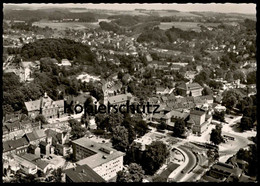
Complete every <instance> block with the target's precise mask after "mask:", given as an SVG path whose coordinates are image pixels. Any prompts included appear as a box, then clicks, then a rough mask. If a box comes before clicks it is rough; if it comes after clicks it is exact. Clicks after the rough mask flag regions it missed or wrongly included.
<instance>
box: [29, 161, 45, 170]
mask: <svg viewBox="0 0 260 186" xmlns="http://www.w3.org/2000/svg"><path fill="white" fill-rule="evenodd" d="M33 163H34V164H35V165H37V167H39V168H40V169H42V170H43V169H45V167H47V166H48V165H49V163H47V162H46V161H44V160H41V159H37V160H35V161H34V162H33Z"/></svg>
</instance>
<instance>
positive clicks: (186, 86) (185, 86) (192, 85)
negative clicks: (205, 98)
mask: <svg viewBox="0 0 260 186" xmlns="http://www.w3.org/2000/svg"><path fill="white" fill-rule="evenodd" d="M177 88H178V89H182V90H196V89H201V88H202V87H201V86H200V85H199V84H198V83H190V84H185V83H183V84H181V85H179V86H178V87H177Z"/></svg>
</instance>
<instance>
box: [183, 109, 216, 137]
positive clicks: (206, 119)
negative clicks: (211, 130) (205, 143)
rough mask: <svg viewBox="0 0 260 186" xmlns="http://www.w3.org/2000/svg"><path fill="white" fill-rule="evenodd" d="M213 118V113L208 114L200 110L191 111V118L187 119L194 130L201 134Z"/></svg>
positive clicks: (195, 132)
mask: <svg viewBox="0 0 260 186" xmlns="http://www.w3.org/2000/svg"><path fill="white" fill-rule="evenodd" d="M211 120H212V116H211V115H207V116H206V112H204V111H200V110H192V111H190V119H189V121H187V123H188V124H190V125H191V126H192V132H193V133H194V134H197V135H201V134H202V133H203V132H204V131H205V130H206V129H207V128H208V125H209V124H210V122H211Z"/></svg>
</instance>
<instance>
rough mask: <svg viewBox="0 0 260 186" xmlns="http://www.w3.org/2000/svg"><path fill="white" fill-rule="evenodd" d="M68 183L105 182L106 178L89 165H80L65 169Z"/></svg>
mask: <svg viewBox="0 0 260 186" xmlns="http://www.w3.org/2000/svg"><path fill="white" fill-rule="evenodd" d="M64 172H65V175H66V183H80V182H81V183H86V182H95V183H99V182H105V180H104V179H103V178H102V177H101V176H100V175H98V174H97V173H96V172H95V171H93V170H92V169H91V168H90V167H89V166H88V165H86V164H85V165H78V166H76V167H73V168H70V169H67V170H65V171H64Z"/></svg>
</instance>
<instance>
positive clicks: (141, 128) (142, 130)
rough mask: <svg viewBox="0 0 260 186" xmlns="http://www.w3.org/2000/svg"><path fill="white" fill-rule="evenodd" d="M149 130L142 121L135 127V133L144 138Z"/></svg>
mask: <svg viewBox="0 0 260 186" xmlns="http://www.w3.org/2000/svg"><path fill="white" fill-rule="evenodd" d="M148 130H149V128H148V125H147V123H146V122H145V121H144V120H140V121H139V122H137V123H136V125H135V131H136V133H137V134H138V135H139V136H143V135H145V134H146V133H147V132H148Z"/></svg>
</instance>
